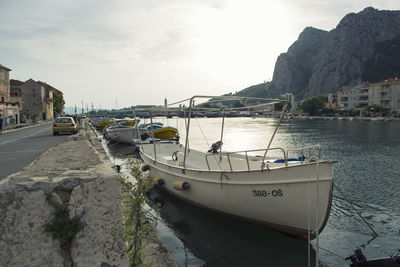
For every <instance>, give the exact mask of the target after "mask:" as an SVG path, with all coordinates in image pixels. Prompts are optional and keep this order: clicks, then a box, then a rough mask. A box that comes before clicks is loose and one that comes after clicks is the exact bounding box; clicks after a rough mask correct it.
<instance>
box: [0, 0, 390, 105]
mask: <svg viewBox="0 0 400 267" xmlns="http://www.w3.org/2000/svg"><path fill="white" fill-rule="evenodd" d="M397 2H398V0H385V1H377V0H375V1H372V0H363V1H362V0H356V1H351V2H348V1H344V0H328V1H323V2H321V1H314V0H305V1H298V0H281V1H272V0H249V1H244V0H229V1H227V0H169V1H165V0H113V1H109V0H107V1H106V0H85V1H78V0H69V1H64V0H37V1H31V0H1V1H0V17H2V23H1V24H0V49H1V51H3V53H2V59H1V60H2V62H0V64H3V65H6V66H9V67H11V68H12V69H13V72H12V77H14V78H16V77H20V79H22V80H24V79H28V78H31V77H32V78H34V79H38V80H44V81H47V82H49V83H50V84H53V85H54V86H56V87H57V88H59V89H60V90H61V91H63V92H64V93H65V97H66V99H67V104H71V105H72V104H74V103H80V101H85V102H87V103H90V102H94V103H102V106H103V107H113V106H114V104H115V96H118V103H119V106H131V105H134V104H143V103H162V101H163V99H164V97H165V95H166V94H170V95H173V96H174V97H179V96H183V97H187V96H190V95H192V94H198V93H201V92H204V93H212V94H223V93H227V92H230V91H238V90H241V89H243V88H244V87H246V86H250V85H253V84H256V83H258V82H262V81H264V80H265V79H270V78H271V77H272V73H273V67H274V64H275V60H276V58H277V56H278V55H279V54H280V53H282V52H285V51H287V49H288V47H289V46H290V45H291V44H292V43H293V42H294V41H295V40H296V39H297V37H298V35H299V34H300V33H301V32H302V30H303V29H304V28H305V27H307V26H314V27H316V28H321V29H325V30H331V29H332V28H334V27H335V26H336V25H337V24H338V23H339V21H340V19H341V18H342V17H343V16H344V15H346V14H347V13H349V12H359V11H361V10H362V9H363V8H365V7H367V6H374V7H376V8H379V9H395V8H396V5H398V4H397ZM147 92H155V93H152V94H147ZM120 97H121V99H120Z"/></svg>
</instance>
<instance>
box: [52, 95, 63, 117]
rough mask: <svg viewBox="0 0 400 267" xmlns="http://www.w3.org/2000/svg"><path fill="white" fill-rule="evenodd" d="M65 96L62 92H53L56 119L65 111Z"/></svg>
mask: <svg viewBox="0 0 400 267" xmlns="http://www.w3.org/2000/svg"><path fill="white" fill-rule="evenodd" d="M64 104H65V101H64V96H63V94H62V93H61V92H59V91H55V90H53V113H54V117H55V118H56V117H57V116H58V115H59V114H61V113H62V112H63V109H64Z"/></svg>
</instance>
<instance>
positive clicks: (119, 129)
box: [104, 125, 147, 144]
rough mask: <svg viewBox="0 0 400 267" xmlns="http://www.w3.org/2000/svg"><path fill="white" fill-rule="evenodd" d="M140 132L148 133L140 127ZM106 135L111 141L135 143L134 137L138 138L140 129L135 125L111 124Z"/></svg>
mask: <svg viewBox="0 0 400 267" xmlns="http://www.w3.org/2000/svg"><path fill="white" fill-rule="evenodd" d="M139 132H140V133H142V134H143V133H146V132H147V131H146V129H141V128H139ZM104 136H105V137H106V138H107V139H109V140H110V141H111V142H116V143H129V144H131V143H133V141H132V140H133V139H135V138H138V129H137V128H136V127H133V126H123V125H117V126H111V127H108V128H107V129H106V130H105V133H104Z"/></svg>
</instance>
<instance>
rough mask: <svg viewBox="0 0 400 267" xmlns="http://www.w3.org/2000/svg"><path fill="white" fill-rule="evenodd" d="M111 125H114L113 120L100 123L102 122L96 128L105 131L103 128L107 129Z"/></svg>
mask: <svg viewBox="0 0 400 267" xmlns="http://www.w3.org/2000/svg"><path fill="white" fill-rule="evenodd" d="M111 123H112V121H111V120H108V121H100V122H98V123H96V127H97V128H99V129H103V128H105V127H107V126H108V125H110V124H111Z"/></svg>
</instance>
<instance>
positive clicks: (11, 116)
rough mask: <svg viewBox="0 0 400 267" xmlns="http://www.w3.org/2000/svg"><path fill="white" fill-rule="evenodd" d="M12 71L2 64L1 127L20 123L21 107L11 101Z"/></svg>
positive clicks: (0, 89) (0, 93) (0, 92)
mask: <svg viewBox="0 0 400 267" xmlns="http://www.w3.org/2000/svg"><path fill="white" fill-rule="evenodd" d="M10 71H11V69H9V68H7V67H5V66H3V65H1V64H0V120H1V125H0V127H1V128H2V129H3V128H4V127H5V126H6V125H10V124H18V123H19V105H18V104H17V103H15V102H13V101H11V100H10Z"/></svg>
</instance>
